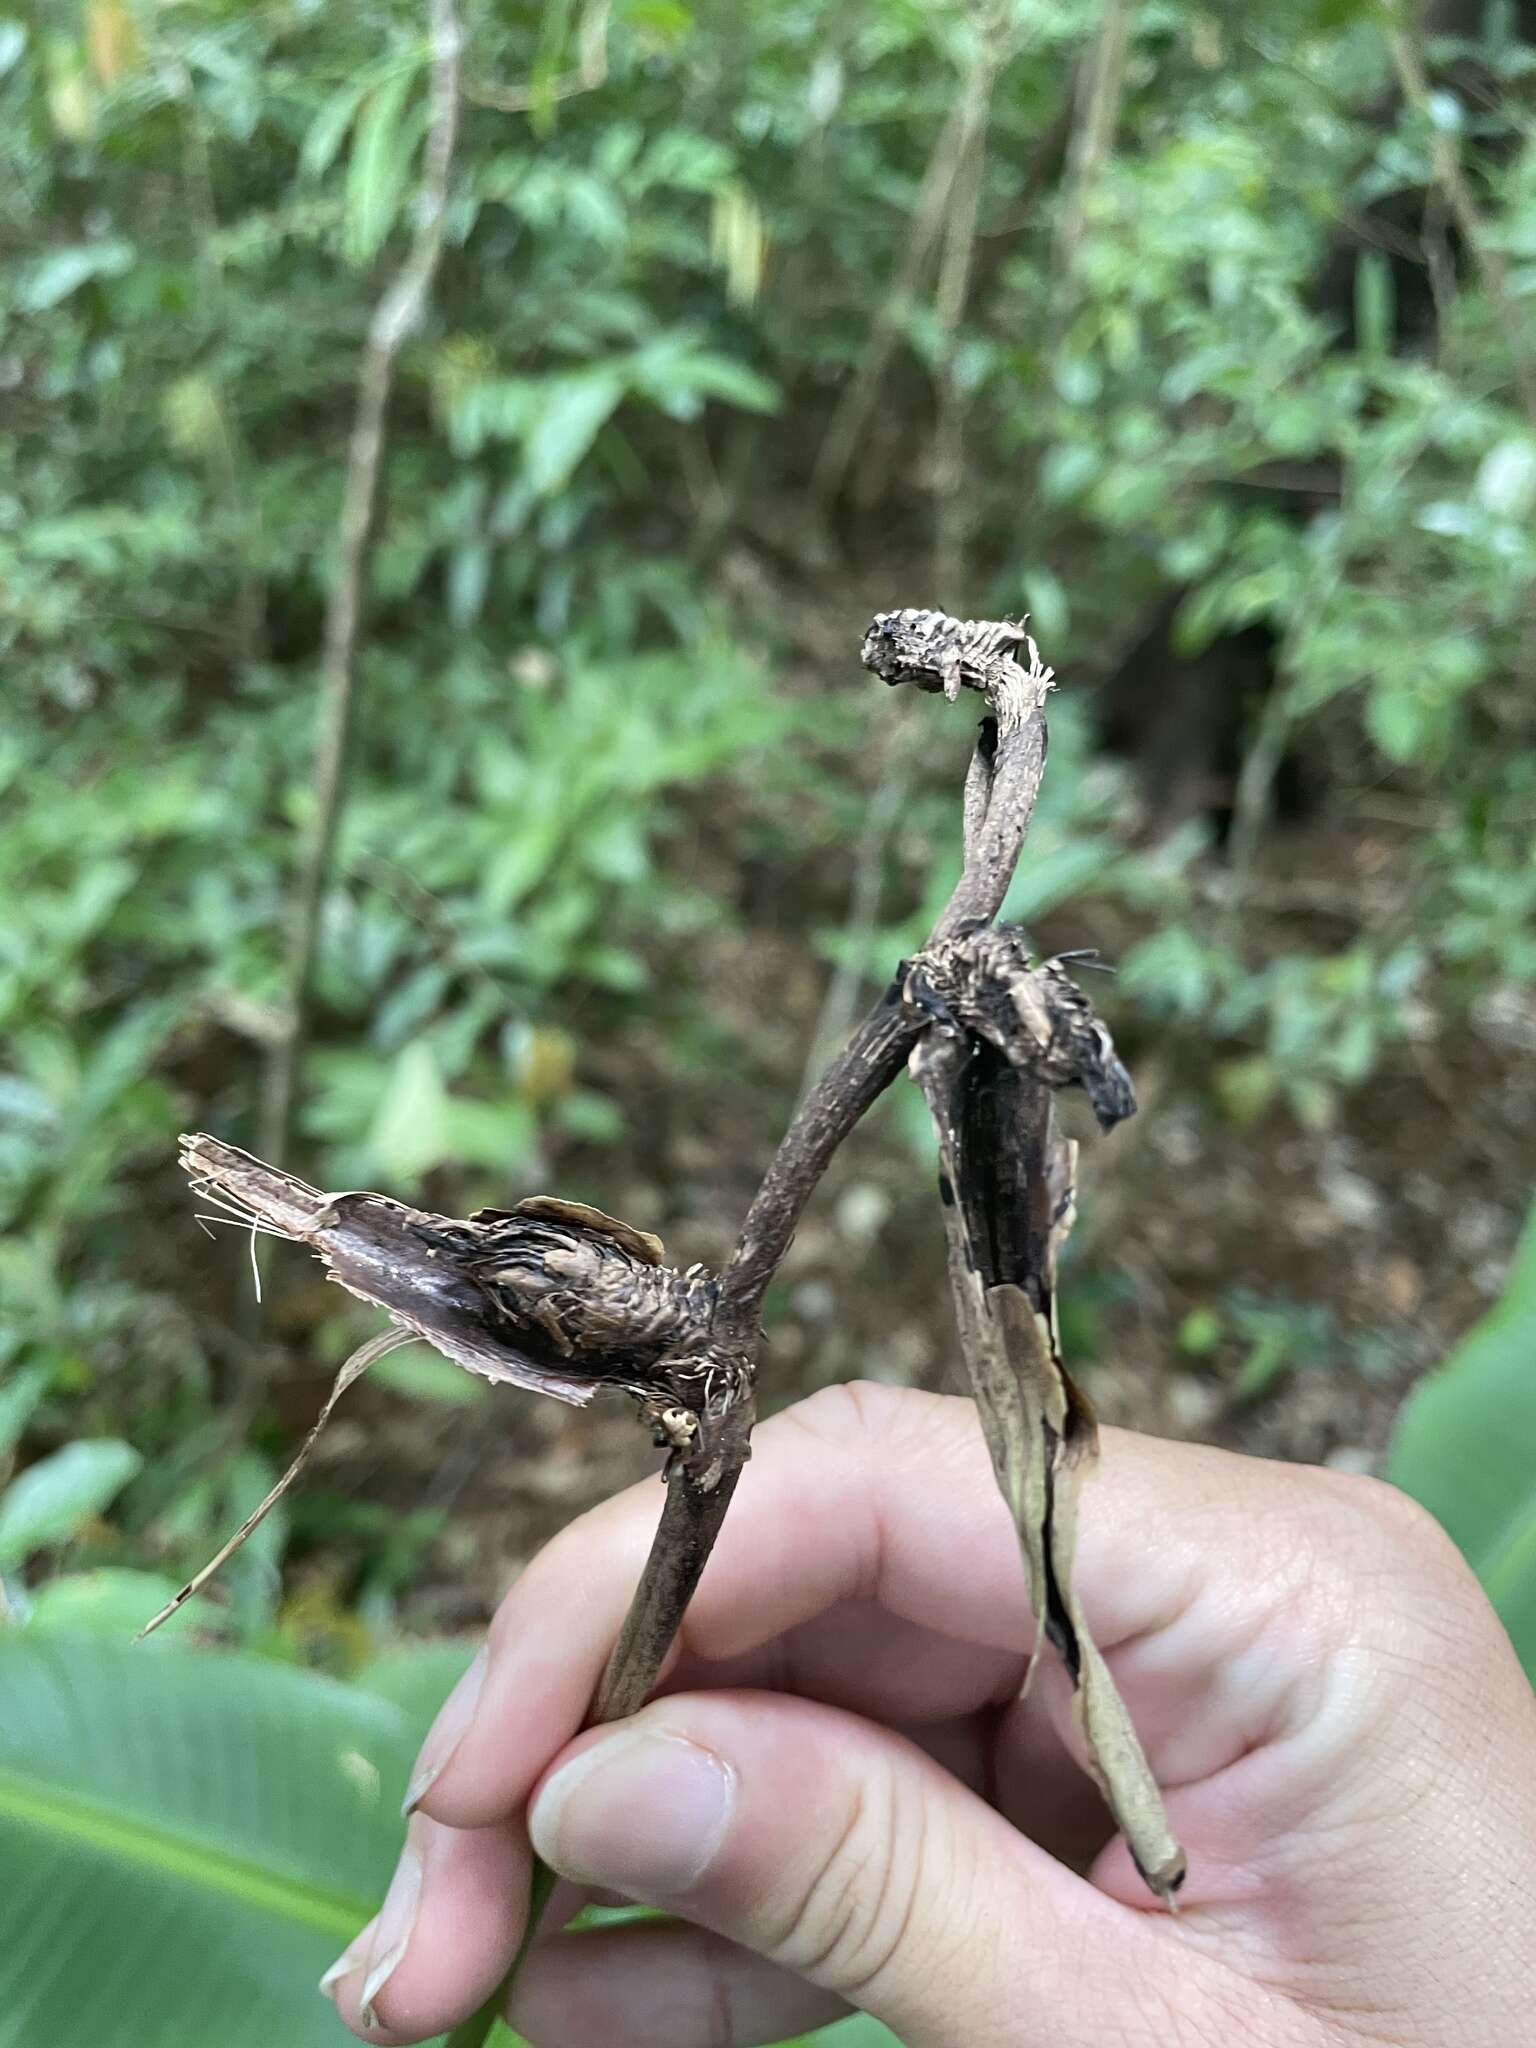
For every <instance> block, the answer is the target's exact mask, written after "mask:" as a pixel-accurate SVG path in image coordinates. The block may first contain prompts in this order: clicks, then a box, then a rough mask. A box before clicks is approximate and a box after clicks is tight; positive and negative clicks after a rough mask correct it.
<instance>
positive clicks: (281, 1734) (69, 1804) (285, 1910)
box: [0, 1633, 418, 2048]
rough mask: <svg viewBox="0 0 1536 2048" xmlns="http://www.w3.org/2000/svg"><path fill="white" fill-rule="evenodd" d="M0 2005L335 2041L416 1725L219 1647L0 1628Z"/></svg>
mask: <svg viewBox="0 0 1536 2048" xmlns="http://www.w3.org/2000/svg"><path fill="white" fill-rule="evenodd" d="M0 1697H3V1698H4V1700H5V1713H4V1715H3V1716H0V1868H3V1869H4V1870H5V1872H6V1876H7V1882H6V1883H5V1884H4V1885H3V1886H0V2011H3V2012H4V2013H5V2015H6V2021H5V2029H6V2033H5V2038H6V2039H7V2041H8V2042H12V2043H15V2044H16V2048H49V2044H53V2043H61V2044H62V2043H65V2042H70V2043H74V2042H81V2043H84V2042H90V2043H91V2044H92V2048H190V2044H193V2043H196V2044H204V2043H213V2042H217V2043H218V2044H219V2048H273V2044H274V2043H279V2042H280V2043H281V2044H282V2048H340V2044H341V2043H342V2042H343V2041H344V2040H345V2038H346V2037H345V2036H344V2034H343V2033H342V2031H341V2029H340V2027H339V2025H338V2023H337V2020H336V2017H335V2014H334V2013H333V2012H332V2011H331V2010H330V2009H329V2007H328V2006H327V2005H326V2002H325V2001H324V2000H323V1999H321V1998H319V1997H317V1996H316V1994H315V1983H316V1980H317V1978H318V1977H319V1975H320V1973H321V1971H322V1970H323V1969H324V1968H325V1967H326V1966H327V1964H328V1963H330V1962H331V1960H332V1959H333V1958H334V1956H335V1955H336V1954H337V1952H338V1951H339V1949H340V1948H341V1947H342V1945H343V1944H344V1943H345V1942H347V1941H349V1940H350V1939H351V1937H352V1935H353V1934H355V1933H356V1932H357V1930H358V1928H359V1927H360V1926H361V1925H362V1923H363V1921H364V1920H366V1919H367V1917H368V1916H369V1914H371V1913H372V1912H373V1911H374V1910H375V1909H376V1907H377V1905H378V1902H379V1898H380V1896H381V1894H382V1891H383V1889H384V1886H385V1884H386V1882H387V1881H388V1877H389V1872H390V1869H391V1867H392V1865H393V1862H394V1858H395V1855H396V1853H397V1851H398V1849H399V1844H400V1820H399V1810H398V1802H399V1800H400V1797H401V1794H402V1793H403V1791H404V1787H405V1781H406V1774H407V1772H408V1770H409V1767H410V1762H411V1759H412V1756H413V1755H414V1752H415V1746H416V1740H417V1732H418V1731H417V1729H416V1727H415V1726H414V1725H413V1724H412V1723H411V1722H410V1721H409V1720H408V1719H407V1717H406V1716H405V1715H404V1714H402V1713H401V1711H400V1710H399V1709H398V1708H397V1707H394V1706H391V1705H390V1704H389V1703H388V1702H387V1701H385V1700H383V1699H380V1698H378V1697H375V1696H373V1695H371V1694H369V1693H366V1692H362V1691H360V1690H356V1689H354V1688H352V1687H348V1686H341V1685H336V1684H334V1683H332V1682H331V1681H330V1680H328V1679H324V1678H320V1677H317V1676H315V1675H314V1674H312V1673H307V1672H300V1671H294V1670H290V1669H288V1668H286V1667H285V1666H282V1665H278V1664H270V1663H262V1662H259V1661H257V1660H254V1659H247V1658H243V1657H237V1656H228V1655H224V1654H220V1653H210V1654H202V1655H189V1654H188V1653H187V1652H185V1651H183V1650H181V1649H171V1650H167V1651H163V1652H161V1653H159V1654H154V1653H151V1652H148V1651H144V1650H130V1649H119V1648H113V1647H109V1646H107V1645H106V1644H103V1643H93V1642H87V1641H76V1642H64V1641H54V1640H47V1639H41V1638H38V1637H36V1636H33V1635H31V1634H25V1635H23V1634H19V1633H18V1634H12V1635H10V1636H8V1637H0Z"/></svg>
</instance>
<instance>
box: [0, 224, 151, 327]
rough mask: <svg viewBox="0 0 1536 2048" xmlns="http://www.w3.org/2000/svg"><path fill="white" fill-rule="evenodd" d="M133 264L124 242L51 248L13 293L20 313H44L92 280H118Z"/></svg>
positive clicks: (92, 243)
mask: <svg viewBox="0 0 1536 2048" xmlns="http://www.w3.org/2000/svg"><path fill="white" fill-rule="evenodd" d="M132 263H133V247H132V245H131V243H128V242H116V241H114V242H84V243H81V244H79V245H78V246H77V247H75V248H71V249H53V250H50V252H49V253H48V254H47V255H46V256H42V257H39V259H38V261H37V262H36V263H35V264H34V265H33V266H32V268H31V270H29V271H28V272H27V273H26V275H25V277H24V278H23V281H22V283H21V286H20V288H19V290H18V291H17V294H16V304H17V307H18V309H19V310H20V311H21V312H23V313H45V312H47V310H48V308H49V307H50V306H57V305H58V304H59V303H60V301H61V300H64V299H67V298H68V297H69V296H70V294H71V293H72V292H77V291H79V289H80V287H81V285H83V284H89V283H90V281H91V279H92V278H93V277H121V276H122V274H123V272H124V271H125V270H127V269H129V268H130V267H131V265H132Z"/></svg>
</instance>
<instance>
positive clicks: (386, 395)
mask: <svg viewBox="0 0 1536 2048" xmlns="http://www.w3.org/2000/svg"><path fill="white" fill-rule="evenodd" d="M429 16H430V33H431V50H432V72H431V86H430V102H429V112H428V122H427V138H426V147H425V152H424V156H423V161H422V175H421V186H420V190H419V192H418V195H417V201H416V232H415V236H414V238H413V240H412V243H411V246H410V248H409V250H408V251H407V253H406V256H405V260H404V262H403V263H402V264H401V266H400V268H399V270H398V271H397V272H396V274H395V276H394V278H393V280H392V281H391V283H390V285H389V286H388V288H387V289H386V291H385V292H384V295H383V297H382V298H381V299H380V300H379V303H378V305H377V307H376V308H375V310H374V315H373V319H372V321H371V322H370V324H369V329H368V341H367V346H366V348H365V350H364V354H363V363H362V368H361V370H360V372H359V374H358V382H357V407H356V412H355V414H354V417H353V422H352V435H351V440H350V442H349V445H348V449H347V472H346V479H345V482H344V485H343V488H342V501H341V519H340V524H339V528H338V538H339V543H340V545H339V549H338V561H337V566H336V576H335V580H334V582H333V583H332V585H331V592H330V599H329V602H328V604H327V607H326V617H325V639H324V648H323V652H322V655H321V663H320V729H319V733H318V736H317V738H316V742H315V759H314V775H313V801H314V815H313V817H312V819H311V822H310V839H309V847H308V850H307V853H306V855H305V860H304V868H303V873H302V876H301V879H300V884H299V894H298V902H297V906H296V911H295V917H294V930H293V943H292V950H291V953H290V957H289V968H288V1019H287V1029H286V1031H285V1032H284V1034H283V1037H282V1040H281V1042H280V1043H279V1044H278V1045H277V1047H276V1048H275V1050H274V1053H273V1056H272V1061H271V1064H270V1066H269V1069H268V1074H267V1094H266V1102H265V1105H264V1112H263V1135H262V1150H263V1151H264V1153H265V1154H266V1156H267V1157H268V1158H269V1159H270V1160H272V1161H273V1162H274V1163H278V1164H280V1163H281V1162H282V1161H283V1160H284V1159H285V1158H286V1157H287V1154H288V1148H289V1141H290V1138H291V1135H292V1127H293V1114H294V1107H295V1100H296V1097H297V1093H298V1084H299V1074H300V1070H301V1068H302V1065H303V1060H304V1050H305V1044H306V1041H307V1038H308V1034H309V1008H310V998H311V995H312V993H313V984H314V973H315V959H316V954H317V951H318V946H319V935H320V913H321V906H322V904H323V902H324V899H325V893H326V889H327V886H328V884H329V881H330V876H331V868H332V864H333V861H334V857H335V850H336V835H337V830H338V827H339V825H340V821H341V811H342V805H343V801H344V798H345V794H346V774H347V742H348V739H349V737H350V734H351V728H352V720H353V714H354V709H355V700H356V682H357V639H358V628H359V625H360V623H361V619H362V613H363V606H364V601H365V597H366V592H367V581H368V567H369V560H370V556H371V553H372V543H373V534H374V522H375V514H376V512H377V508H378V496H379V474H380V471H381V469H382V467H383V462H384V450H385V422H386V417H387V414H388V411H389V401H390V395H391V392H392V391H393V388H394V381H395V366H396V363H397V361H398V358H399V355H400V351H401V349H402V348H403V347H404V345H405V343H406V341H407V340H408V339H409V338H410V336H411V335H412V334H413V333H414V332H415V330H416V328H417V327H418V326H419V325H420V323H421V319H422V315H423V314H424V312H425V310H426V305H427V298H428V294H429V293H430V291H431V287H432V280H433V278H434V277H435V275H436V273H437V266H438V260H439V258H440V257H441V255H442V248H443V217H444V214H445V212H446V210H447V204H448V181H449V176H450V174H451V172H452V168H453V152H454V144H455V142H456V140H457V136H458V109H459V64H460V58H461V55H462V52H463V46H464V35H463V29H462V27H461V25H460V21H459V16H458V12H457V5H456V0H429Z"/></svg>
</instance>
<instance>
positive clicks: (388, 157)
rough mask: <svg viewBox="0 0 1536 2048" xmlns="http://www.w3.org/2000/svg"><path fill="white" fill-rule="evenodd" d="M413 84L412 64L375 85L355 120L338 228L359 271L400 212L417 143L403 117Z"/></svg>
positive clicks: (382, 241)
mask: <svg viewBox="0 0 1536 2048" xmlns="http://www.w3.org/2000/svg"><path fill="white" fill-rule="evenodd" d="M415 82H416V66H415V65H414V64H413V65H411V66H409V67H407V68H404V69H402V70H400V71H397V72H396V73H395V75H394V76H393V77H392V78H387V79H385V81H384V83H383V84H382V85H379V86H375V88H374V90H373V91H372V92H371V93H369V95H368V97H367V100H366V101H365V102H364V104H363V108H362V111H361V113H359V115H358V117H357V131H356V133H355V134H354V136H353V138H352V155H351V158H350V159H349V161H348V164H347V196H346V210H345V214H344V217H343V225H342V248H343V250H344V252H345V254H346V259H347V261H348V262H349V263H350V264H352V266H353V267H354V268H355V269H357V270H365V269H366V268H367V267H368V265H369V264H370V263H371V262H372V261H373V259H374V257H375V256H377V255H378V253H379V250H380V249H381V248H382V247H383V245H384V237H385V236H386V235H387V234H388V233H389V231H390V229H391V228H392V227H393V226H394V223H395V216H396V214H397V213H398V212H399V210H400V198H401V194H402V193H403V192H404V190H405V181H406V178H407V176H408V174H409V172H410V167H411V157H412V155H413V153H414V143H415V129H414V127H412V126H410V125H409V124H407V123H406V122H405V120H404V119H403V116H404V112H405V105H406V101H407V99H408V98H409V96H410V92H411V88H412V86H413V85H414V84H415Z"/></svg>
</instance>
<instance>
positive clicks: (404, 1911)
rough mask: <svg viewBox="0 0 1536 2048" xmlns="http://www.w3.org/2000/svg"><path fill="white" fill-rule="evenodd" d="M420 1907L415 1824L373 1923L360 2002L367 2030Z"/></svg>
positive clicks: (373, 2021)
mask: <svg viewBox="0 0 1536 2048" xmlns="http://www.w3.org/2000/svg"><path fill="white" fill-rule="evenodd" d="M420 1904H421V1841H420V1838H419V1837H418V1835H417V1832H416V1825H415V1824H413V1825H412V1826H411V1828H410V1829H408V1830H407V1833H406V1837H405V1847H404V1848H403V1849H402V1850H401V1851H400V1861H399V1862H398V1863H397V1864H396V1865H395V1874H394V1876H393V1877H392V1878H391V1879H390V1881H389V1890H388V1891H387V1892H386V1893H385V1894H384V1903H383V1905H382V1906H380V1908H379V1917H378V1919H377V1920H376V1921H375V1922H374V1924H373V1940H372V1941H371V1942H370V1943H369V1945H368V1962H367V1970H368V1974H367V1976H366V1977H364V1979H363V1991H362V1996H361V1998H360V1999H359V2000H358V2005H359V2008H360V2011H361V2014H362V2021H363V2025H364V2026H365V2027H372V2026H375V2025H377V2021H376V2019H375V2017H374V2011H373V2002H374V2000H375V1999H376V1998H377V1997H378V1995H379V1993H380V1992H381V1991H382V1990H383V1989H384V1986H385V1985H386V1984H387V1983H388V1982H389V1980H390V1978H391V1977H392V1976H393V1975H394V1974H395V1971H396V1970H397V1969H398V1968H399V1966H400V1963H401V1961H402V1959H403V1958H404V1955H405V1952H406V1949H407V1948H408V1947H409V1946H410V1941H411V1929H412V1928H413V1927H414V1926H415V1925H416V1909H417V1907H418V1906H419V1905H420Z"/></svg>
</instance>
